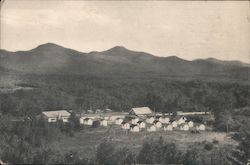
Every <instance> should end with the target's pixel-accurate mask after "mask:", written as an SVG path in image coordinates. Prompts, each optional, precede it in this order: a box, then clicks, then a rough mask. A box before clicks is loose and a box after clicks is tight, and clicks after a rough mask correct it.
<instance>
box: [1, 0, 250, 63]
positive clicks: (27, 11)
mask: <svg viewBox="0 0 250 165" xmlns="http://www.w3.org/2000/svg"><path fill="white" fill-rule="evenodd" d="M249 7H250V5H249V2H248V1H240V2H233V1H217V2H216V1H209V2H208V1H193V2H188V1H175V2H174V1H137V2H132V1H120V2H115V1H106V2H102V1H69V0H68V1H67V0H65V1H59V0H54V1H49V0H47V1H46V0H44V1H39V0H32V1H31V0H26V1H25V0H6V1H5V3H4V5H3V6H2V10H1V48H2V49H7V50H10V51H16V50H29V49H32V48H34V47H36V46H38V45H40V44H43V43H47V42H53V43H56V44H59V45H62V46H65V47H69V48H72V49H76V50H79V51H83V52H89V51H94V50H95V51H102V50H106V49H109V48H111V47H114V46H116V45H120V46H124V47H126V48H128V49H131V50H138V51H145V52H148V53H152V54H154V55H157V56H171V55H176V56H179V57H181V58H184V59H188V60H192V59H197V58H208V57H214V58H218V59H223V60H241V61H244V62H249V53H250V46H249V45H250V30H249V28H250V9H249Z"/></svg>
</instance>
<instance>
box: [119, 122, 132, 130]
mask: <svg viewBox="0 0 250 165" xmlns="http://www.w3.org/2000/svg"><path fill="white" fill-rule="evenodd" d="M121 125H122V128H123V129H126V130H129V129H130V124H129V123H127V122H122V124H121Z"/></svg>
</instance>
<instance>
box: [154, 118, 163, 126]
mask: <svg viewBox="0 0 250 165" xmlns="http://www.w3.org/2000/svg"><path fill="white" fill-rule="evenodd" d="M154 125H155V126H156V128H161V127H162V123H161V122H159V121H157V120H155V121H154Z"/></svg>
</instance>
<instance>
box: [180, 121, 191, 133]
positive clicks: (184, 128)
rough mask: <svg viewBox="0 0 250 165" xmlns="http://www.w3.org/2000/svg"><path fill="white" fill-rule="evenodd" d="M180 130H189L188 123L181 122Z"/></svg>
mask: <svg viewBox="0 0 250 165" xmlns="http://www.w3.org/2000/svg"><path fill="white" fill-rule="evenodd" d="M180 130H182V131H188V130H189V126H188V124H185V123H183V124H181V125H180Z"/></svg>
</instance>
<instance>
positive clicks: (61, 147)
mask: <svg viewBox="0 0 250 165" xmlns="http://www.w3.org/2000/svg"><path fill="white" fill-rule="evenodd" d="M160 136H162V137H163V138H164V140H165V141H166V142H173V143H175V144H176V145H177V146H178V147H179V148H180V149H182V150H185V149H187V147H188V146H189V145H191V144H194V143H196V142H203V141H209V142H212V141H213V139H216V140H218V141H219V143H218V146H219V147H230V146H231V147H234V146H236V145H237V142H236V141H234V140H233V139H231V138H230V137H229V136H227V134H226V133H222V132H212V131H205V132H201V133H198V134H193V133H191V132H189V131H187V132H184V131H169V132H166V131H156V132H146V131H142V132H139V133H132V132H125V131H124V130H122V129H121V128H120V127H117V126H115V127H112V128H102V127H100V128H85V129H84V130H82V131H80V132H79V133H75V135H74V136H73V137H67V136H65V137H62V138H61V139H60V140H59V141H55V142H52V143H51V144H50V146H51V148H54V149H55V150H57V151H60V152H62V153H65V152H68V151H71V150H73V151H77V152H79V154H80V155H81V157H85V158H86V157H92V156H93V155H95V152H96V149H97V147H98V145H99V144H100V143H101V142H102V141H103V140H105V139H106V140H108V139H109V140H110V141H112V143H114V144H117V146H119V147H128V148H130V149H132V150H134V151H135V152H138V150H139V149H140V147H141V145H142V143H143V142H144V141H146V140H150V139H158V138H159V137H160Z"/></svg>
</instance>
